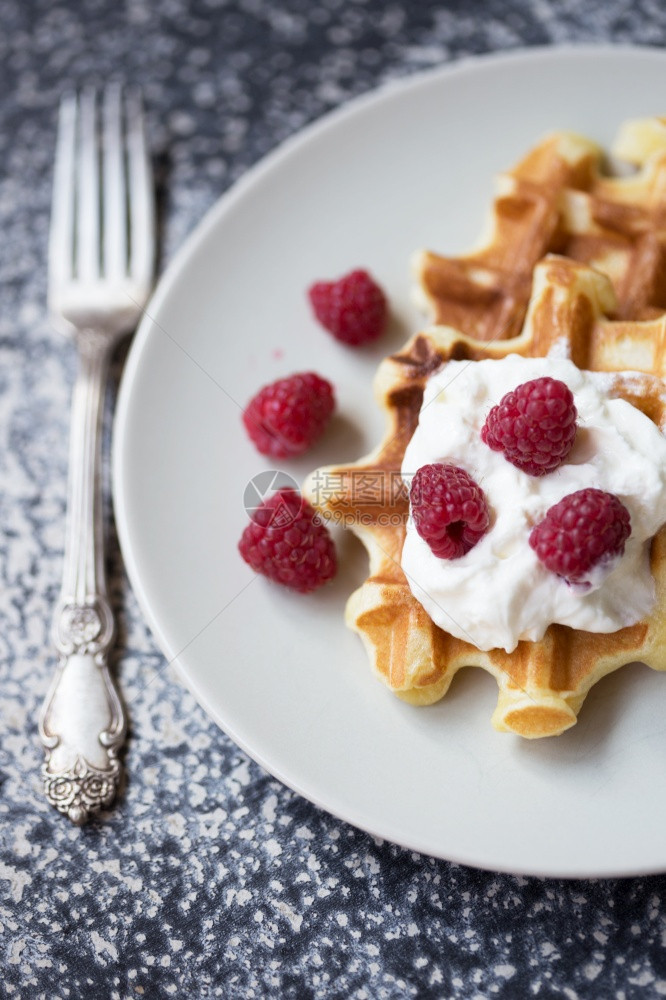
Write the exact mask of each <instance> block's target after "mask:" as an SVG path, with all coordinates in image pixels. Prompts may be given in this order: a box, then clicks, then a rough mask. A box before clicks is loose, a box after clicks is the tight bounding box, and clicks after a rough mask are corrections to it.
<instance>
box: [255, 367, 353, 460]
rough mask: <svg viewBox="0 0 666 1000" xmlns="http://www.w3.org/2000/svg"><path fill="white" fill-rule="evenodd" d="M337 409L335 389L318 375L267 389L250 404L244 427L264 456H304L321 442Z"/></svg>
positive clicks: (284, 380)
mask: <svg viewBox="0 0 666 1000" xmlns="http://www.w3.org/2000/svg"><path fill="white" fill-rule="evenodd" d="M334 408H335V398H334V396H333V386H332V385H331V383H330V382H327V381H326V379H323V378H320V377H319V375H315V373H314V372H302V373H300V374H298V375H291V376H290V377H289V378H281V379H278V381H277V382H273V383H271V385H265V386H264V387H263V389H260V390H259V392H258V393H257V395H256V396H254V397H253V399H251V400H250V402H249V403H248V405H247V408H246V409H245V411H244V413H243V423H244V424H245V427H246V429H247V432H248V434H249V435H250V437H251V438H252V440H253V441H254V443H255V445H256V446H257V448H258V449H259V451H260V452H261V453H262V455H271V456H272V457H273V458H288V457H289V456H290V455H300V454H301V453H302V452H304V451H306V450H307V449H308V448H309V447H310V445H311V444H314V442H315V441H316V440H317V438H319V437H320V436H321V435H322V433H323V431H324V428H325V427H326V424H327V423H328V421H329V418H330V416H331V414H332V413H333V410H334Z"/></svg>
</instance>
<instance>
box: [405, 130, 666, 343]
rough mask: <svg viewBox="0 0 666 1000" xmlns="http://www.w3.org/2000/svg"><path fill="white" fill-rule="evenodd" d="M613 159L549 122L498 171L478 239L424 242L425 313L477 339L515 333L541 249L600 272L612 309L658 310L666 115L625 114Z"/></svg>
mask: <svg viewBox="0 0 666 1000" xmlns="http://www.w3.org/2000/svg"><path fill="white" fill-rule="evenodd" d="M612 161H613V164H614V167H615V169H616V171H618V172H620V171H622V172H623V174H624V175H623V176H610V175H608V172H607V171H606V173H604V169H605V168H606V167H607V165H608V164H607V161H606V159H605V157H604V153H603V150H602V149H601V148H600V147H599V146H597V145H596V144H594V143H592V142H590V141H589V140H588V139H586V138H583V137H581V136H578V135H575V134H573V133H569V132H556V133H554V134H552V135H549V136H547V137H546V138H545V139H544V140H543V141H542V142H541V143H540V144H539V145H538V146H536V147H535V148H534V149H533V150H531V152H529V153H528V155H527V156H526V157H524V158H523V159H522V160H521V161H520V162H519V163H518V164H517V165H516V166H515V167H514V168H513V169H512V170H509V171H508V172H506V173H503V174H500V176H499V177H498V178H497V180H496V197H495V201H494V203H493V207H492V211H491V214H490V218H489V222H488V226H487V231H486V234H485V236H484V238H483V239H482V241H481V244H480V246H479V248H478V249H476V250H474V251H473V252H472V253H470V254H468V255H465V256H461V257H444V256H440V255H438V254H436V253H432V252H429V251H423V252H420V253H419V254H418V255H417V256H416V257H415V260H414V269H415V273H416V277H417V282H418V287H417V293H416V294H417V298H418V299H419V301H420V303H421V305H422V306H423V308H424V309H425V311H426V313H427V314H428V316H429V318H430V320H431V321H432V322H433V323H437V324H444V325H448V326H453V327H455V328H456V329H458V330H460V331H461V332H462V333H465V334H468V335H469V336H470V337H474V338H476V339H478V340H488V341H489V340H496V339H500V338H508V337H514V336H516V335H517V334H518V333H519V332H520V330H521V328H522V325H523V322H524V318H525V312H526V309H527V304H528V301H529V297H530V291H531V285H532V272H533V269H534V266H535V264H536V263H537V262H538V261H539V260H541V258H542V257H544V256H545V254H547V253H557V254H561V255H563V256H566V257H571V258H572V259H574V260H578V261H580V262H582V263H585V264H589V265H590V266H591V267H594V268H595V269H596V270H598V271H601V272H602V273H603V274H606V275H607V276H608V277H609V278H610V279H611V281H612V283H613V286H614V290H615V294H616V306H615V309H616V316H617V318H621V319H638V320H645V319H652V318H654V317H656V316H658V315H660V314H661V313H662V312H663V311H664V310H665V309H666V119H662V118H651V119H645V120H639V121H632V122H628V123H626V124H625V125H624V126H623V127H622V128H621V129H620V131H619V133H618V136H617V139H616V141H615V143H614V145H613V147H612ZM627 170H634V172H632V173H629V174H627V173H626V171H627Z"/></svg>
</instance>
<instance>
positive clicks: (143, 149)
mask: <svg viewBox="0 0 666 1000" xmlns="http://www.w3.org/2000/svg"><path fill="white" fill-rule="evenodd" d="M126 110H127V174H128V187H129V190H128V201H129V219H130V247H131V252H130V276H131V278H132V280H133V281H135V282H136V283H137V284H139V285H141V286H149V284H150V281H151V279H152V275H153V268H154V263H155V261H154V256H155V206H154V204H153V198H152V191H151V183H150V177H151V171H150V160H149V158H148V150H147V146H146V135H145V128H144V120H143V107H142V103H141V96H140V94H139V93H138V92H135V93H131V94H128V95H127V100H126Z"/></svg>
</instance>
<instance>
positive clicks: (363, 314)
mask: <svg viewBox="0 0 666 1000" xmlns="http://www.w3.org/2000/svg"><path fill="white" fill-rule="evenodd" d="M308 295H309V297H310V302H311V304H312V308H313V309H314V313H315V316H316V317H317V319H318V320H319V322H320V323H321V325H322V326H323V327H325V328H326V329H327V330H328V331H329V333H332V334H333V336H334V337H335V338H336V339H337V340H341V341H343V343H345V344H352V345H357V344H365V343H366V342H367V341H369V340H376V339H377V337H379V336H380V335H381V334H382V333H383V332H384V330H385V329H386V322H387V318H388V305H387V302H386V296H385V295H384V293H383V291H382V290H381V288H380V287H379V285H378V284H377V283H376V282H375V281H373V279H372V278H371V277H370V275H369V274H368V272H367V271H361V270H356V271H350V272H349V274H346V275H344V277H342V278H340V279H339V280H338V281H318V282H316V283H315V284H314V285H311V286H310V288H309V289H308Z"/></svg>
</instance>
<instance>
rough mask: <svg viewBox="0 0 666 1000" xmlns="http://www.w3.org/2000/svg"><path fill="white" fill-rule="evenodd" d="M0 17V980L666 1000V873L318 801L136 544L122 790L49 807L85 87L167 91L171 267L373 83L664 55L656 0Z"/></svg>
mask: <svg viewBox="0 0 666 1000" xmlns="http://www.w3.org/2000/svg"><path fill="white" fill-rule="evenodd" d="M0 24H2V27H3V30H2V32H1V33H0V163H1V173H0V231H1V232H2V236H3V238H2V242H1V243H0V281H1V288H2V300H1V301H2V308H1V310H0V357H1V365H0V435H1V436H2V444H1V447H0V515H1V517H2V524H3V529H4V530H3V536H2V541H1V542H0V573H1V576H2V581H1V582H2V586H1V587H0V624H1V626H2V627H1V628H0V651H1V657H0V659H1V669H2V682H1V685H2V686H1V688H0V692H1V693H0V702H1V706H2V715H1V719H0V727H1V738H0V817H1V827H0V948H1V954H2V963H1V964H2V972H1V973H0V977H1V979H2V981H3V983H2V985H1V986H0V994H2V995H6V996H11V997H23V998H30V1000H32V998H36V997H45V998H49V1000H55V998H59V997H63V998H64V997H74V998H78V997H95V998H105V997H116V998H123V1000H124V998H128V997H137V996H147V997H151V998H152V997H169V996H174V997H178V998H182V997H207V996H211V997H213V996H221V997H229V998H241V997H242V998H245V997H276V998H283V997H294V998H299V1000H300V998H309V997H340V998H356V1000H362V998H366V1000H376V998H377V1000H378V998H402V997H406V996H414V997H438V998H439V997H465V998H468V997H469V998H473V997H479V998H487V997H494V996H495V997H500V998H511V1000H512V998H516V997H529V996H537V997H550V996H562V997H568V998H570V1000H574V998H577V997H581V998H582V997H601V998H617V1000H621V998H631V997H646V996H647V997H652V996H655V997H658V996H666V951H665V944H666V914H665V912H664V906H663V900H662V896H663V891H664V887H665V886H666V880H665V879H664V878H663V877H652V878H644V879H632V880H626V881H610V882H591V883H588V882H555V881H548V880H545V881H544V880H540V879H528V878H519V877H511V876H499V875H493V874H491V873H485V872H478V871H473V870H468V869H464V868H460V867H457V866H455V865H450V864H447V863H445V862H440V861H434V860H432V859H428V858H424V857H419V856H417V855H414V854H411V853H409V852H407V851H404V850H401V849H399V848H396V847H393V846H391V845H388V844H384V843H379V842H376V841H374V840H373V839H372V838H370V837H368V836H366V835H365V834H363V833H360V832H358V831H356V830H354V829H352V828H350V827H348V826H346V825H344V824H341V823H339V822H338V821H336V820H333V819H331V818H330V817H328V816H327V815H325V814H323V813H321V812H319V811H318V810H317V809H315V808H314V807H313V806H311V805H309V804H308V803H307V802H305V801H303V800H302V799H300V798H299V797H298V796H296V795H295V794H293V793H291V792H289V791H288V790H286V789H285V788H283V787H282V786H281V785H280V784H279V783H277V782H276V781H274V780H273V779H271V778H270V777H268V776H267V775H266V774H265V773H264V772H262V771H261V770H260V768H258V767H257V766H256V765H254V764H253V763H252V762H250V761H248V760H247V759H246V758H245V757H244V756H243V754H241V753H240V751H238V750H237V749H236V747H235V746H234V745H233V744H232V743H231V742H230V741H229V740H228V739H227V738H226V737H225V736H224V735H223V734H222V733H220V732H219V731H218V729H217V728H216V727H215V726H214V725H213V723H211V722H210V721H209V720H208V719H207V717H206V716H205V715H204V713H203V712H202V711H201V710H200V709H199V708H198V707H197V705H196V704H195V703H194V701H193V699H192V698H191V696H190V695H189V694H187V693H186V692H184V691H183V690H182V688H181V687H180V686H179V685H178V683H177V682H176V681H175V679H174V678H173V677H172V676H171V675H170V672H169V670H167V669H164V661H163V657H162V656H161V654H160V652H159V650H158V649H157V647H156V644H155V642H154V641H153V639H152V638H151V636H150V635H149V633H148V631H147V629H146V626H145V625H144V623H143V621H142V618H141V615H140V613H139V611H138V608H137V605H136V602H135V600H134V598H133V596H132V594H131V592H130V590H129V588H128V585H127V582H126V579H125V576H124V574H123V570H122V565H121V561H120V557H119V555H118V552H117V549H115V548H114V547H112V550H111V556H110V571H111V584H112V594H113V597H114V602H115V605H116V608H117V610H118V612H119V614H120V615H121V642H120V646H119V650H118V655H119V659H120V664H119V676H120V679H121V683H122V687H123V691H124V693H125V697H126V700H127V702H128V703H129V706H130V713H131V719H132V732H131V739H130V744H129V751H128V756H127V763H128V770H129V778H128V782H127V787H126V789H125V792H124V794H123V797H122V799H121V801H120V803H119V805H118V807H117V808H116V809H115V810H114V811H112V812H110V813H109V814H108V815H106V816H105V817H104V818H103V822H99V823H96V824H94V825H92V826H90V827H89V828H86V829H83V830H78V829H74V828H70V827H69V826H68V824H67V823H66V822H65V821H64V820H63V819H62V818H61V817H60V816H58V815H57V814H56V813H55V812H54V811H52V810H51V809H50V808H49V807H47V805H46V804H45V803H44V802H43V800H42V796H41V789H40V782H39V778H38V764H39V760H40V754H39V752H38V750H37V748H36V741H35V719H36V716H37V711H38V706H39V703H40V701H41V697H42V696H43V693H44V691H45V688H46V684H47V679H48V677H49V675H50V671H51V664H50V663H49V661H48V656H47V655H46V652H45V651H47V650H48V649H49V648H50V647H49V639H48V622H49V618H50V607H51V604H52V602H53V600H54V598H55V596H56V593H57V587H58V582H59V575H60V564H61V545H62V517H63V510H64V482H65V470H66V452H67V431H68V400H69V392H70V387H71V379H72V375H73V368H74V364H73V356H72V353H71V350H70V349H69V348H68V346H67V345H66V343H65V342H64V341H62V340H61V339H60V338H59V337H58V336H57V335H56V334H55V333H54V332H53V330H52V329H51V327H50V325H49V323H48V321H47V320H46V319H45V308H44V306H45V303H44V295H45V244H46V234H47V224H48V210H49V196H50V190H49V187H50V173H51V163H52V149H53V142H54V122H55V114H54V111H55V107H56V104H57V100H58V97H59V95H60V93H61V91H62V90H63V89H64V88H65V87H66V86H67V85H70V84H72V83H78V82H81V81H89V80H93V81H94V80H102V79H107V78H110V77H123V78H125V79H128V80H132V81H136V82H138V83H140V84H141V85H142V87H143V89H144V93H145V98H146V103H147V105H148V108H149V115H150V128H151V140H152V143H153V146H154V148H155V149H156V150H157V152H158V167H159V169H160V171H161V179H162V184H163V191H164V194H163V209H164V234H163V235H164V240H163V252H164V256H165V258H167V259H168V258H169V257H170V256H171V255H172V253H173V251H174V250H175V249H176V248H177V247H178V246H179V244H180V243H181V242H182V239H183V237H184V236H185V234H186V233H187V232H188V231H189V230H190V229H191V228H192V227H193V225H194V224H195V223H196V222H197V221H198V220H199V219H200V218H201V216H202V215H203V213H204V212H205V211H206V209H207V208H208V207H209V206H210V205H211V204H212V203H213V202H214V201H215V199H216V198H217V197H218V195H219V194H220V193H221V192H222V191H223V190H224V189H225V188H226V187H228V185H229V184H230V183H231V182H233V180H234V179H235V178H237V177H238V176H240V175H241V174H242V173H243V171H244V170H245V169H246V168H247V167H248V166H249V165H250V164H251V163H253V162H254V161H256V160H257V159H258V158H259V157H260V156H261V155H263V154H264V153H265V152H267V151H268V150H269V149H271V148H272V147H274V146H275V145H276V144H277V143H278V142H279V141H280V140H281V139H283V138H285V137H286V136H288V135H290V134H292V133H293V132H294V131H295V130H297V129H298V128H299V127H301V126H302V125H303V124H304V123H305V122H307V121H309V120H312V119H313V118H316V117H318V116H319V115H321V114H322V113H324V112H325V111H327V110H328V109H330V108H331V107H334V106H336V105H338V104H339V103H341V102H343V101H344V100H345V99H346V98H348V97H349V96H351V95H353V94H357V93H361V92H363V91H366V90H368V89H370V88H372V87H374V86H375V85H376V84H378V83H380V82H382V81H384V80H386V79H388V78H394V77H398V76H402V75H407V74H409V73H412V72H415V71H417V70H419V69H421V68H423V67H427V66H431V65H435V64H439V63H442V62H445V61H447V60H451V59H454V58H456V57H459V56H461V55H463V54H466V53H471V52H474V53H477V52H485V51H490V50H497V49H505V48H512V47H517V46H520V45H524V44H543V43H558V42H564V41H590V40H599V41H611V40H612V41H616V42H640V43H646V44H655V45H660V44H663V43H664V42H665V41H666V11H664V9H663V8H662V7H661V5H660V4H658V3H657V2H656V0H655V2H650V0H641V2H631V3H630V2H625V0H607V2H602V0H594V2H590V3H587V4H579V3H577V2H573V0H566V2H555V0H531V2H526V3H517V2H503V0H491V2H489V3H483V4H481V3H479V2H472V3H470V2H462V0H460V2H451V3H448V4H433V3H423V4H411V5H410V4H408V3H407V2H404V0H403V2H396V3H390V4H384V3H380V2H376V0H369V2H355V3H348V2H340V0H322V2H320V3H317V4H316V5H315V4H312V3H311V2H310V0H289V2H287V3H282V4H272V3H269V2H266V0H244V2H242V0H235V2H225V0H207V2H205V0H193V2H189V3H188V2H187V0H162V2H160V3H157V2H156V0H128V2H127V3H125V4H122V5H118V4H113V3H110V2H106V3H104V2H100V0H83V2H81V3H79V2H77V0H65V2H60V3H58V2H56V3H53V2H51V0H38V2H35V0H32V2H30V0H28V2H27V3H26V2H22V0H0ZM167 154H168V155H167ZM151 678H152V680H151ZM149 680H150V681H151V682H150V683H148V681H149Z"/></svg>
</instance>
